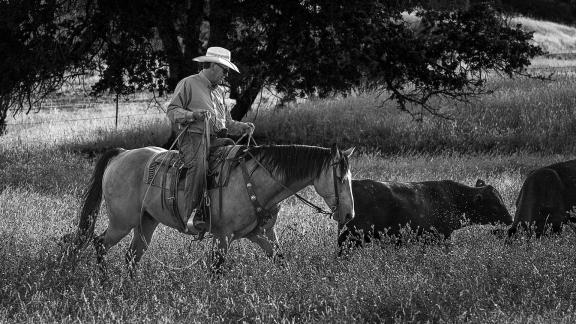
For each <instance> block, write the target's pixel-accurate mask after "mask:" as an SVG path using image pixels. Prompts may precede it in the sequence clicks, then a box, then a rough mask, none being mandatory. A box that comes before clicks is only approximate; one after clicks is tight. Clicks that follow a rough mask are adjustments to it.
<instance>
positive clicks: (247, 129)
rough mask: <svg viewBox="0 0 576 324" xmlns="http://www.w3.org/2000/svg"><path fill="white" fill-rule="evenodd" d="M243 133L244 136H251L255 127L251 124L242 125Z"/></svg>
mask: <svg viewBox="0 0 576 324" xmlns="http://www.w3.org/2000/svg"><path fill="white" fill-rule="evenodd" d="M243 128H244V129H243V131H244V134H248V135H249V136H250V135H252V133H254V129H255V128H256V126H254V124H252V123H244V127H243Z"/></svg>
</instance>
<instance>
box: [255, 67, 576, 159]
mask: <svg viewBox="0 0 576 324" xmlns="http://www.w3.org/2000/svg"><path fill="white" fill-rule="evenodd" d="M575 87H576V77H575V75H574V74H571V73H567V74H558V75H555V76H553V81H540V80H534V79H522V78H520V79H515V80H512V81H511V80H506V79H494V80H492V81H491V83H490V84H489V89H491V90H493V93H492V94H489V95H486V96H482V97H479V98H475V99H473V100H472V101H471V102H470V103H450V102H437V103H436V105H438V106H439V107H441V108H442V111H443V112H445V113H447V114H449V115H450V116H451V117H452V119H451V120H446V119H439V118H425V119H424V121H422V122H421V123H418V122H415V121H414V120H412V118H411V117H410V116H408V115H406V114H403V113H400V112H399V111H398V110H397V108H396V106H395V105H394V103H392V102H384V103H382V101H383V97H381V96H378V95H377V94H374V93H367V94H362V95H351V96H348V97H345V98H340V99H338V100H336V99H334V100H317V101H314V100H311V101H308V102H305V103H302V104H299V105H295V106H292V107H288V108H284V109H277V110H269V111H265V112H260V113H259V115H258V119H257V120H256V126H257V128H256V129H257V131H256V136H258V135H260V136H261V137H262V138H263V140H264V139H265V140H266V141H270V142H274V143H305V144H315V145H323V146H329V145H330V144H331V143H332V142H337V143H340V144H341V145H343V146H358V147H360V148H362V149H364V150H366V151H378V152H381V153H386V154H396V153H406V152H426V153H434V152H444V151H456V152H464V153H471V152H502V153H513V152H516V151H532V152H547V153H561V152H572V151H573V150H574V149H575V141H574V140H573V139H574V135H575V134H576V111H575V109H574V107H575V106H576V105H575V104H576V92H574V88H575Z"/></svg>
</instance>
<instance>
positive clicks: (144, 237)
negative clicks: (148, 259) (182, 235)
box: [126, 212, 158, 277]
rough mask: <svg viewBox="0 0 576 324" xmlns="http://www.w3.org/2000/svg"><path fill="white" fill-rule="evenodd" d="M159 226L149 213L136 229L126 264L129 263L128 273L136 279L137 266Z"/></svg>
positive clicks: (143, 217)
mask: <svg viewBox="0 0 576 324" xmlns="http://www.w3.org/2000/svg"><path fill="white" fill-rule="evenodd" d="M157 226H158V222H157V221H156V220H155V219H154V218H152V216H150V214H148V213H146V212H145V213H144V214H143V215H142V220H141V223H140V226H137V227H136V228H134V236H133V237H132V243H130V247H129V248H128V252H126V262H127V263H128V271H129V272H130V276H131V277H134V270H135V268H136V264H137V263H138V261H140V259H141V258H142V255H143V254H144V251H146V250H147V249H148V245H149V244H150V241H151V240H152V234H154V230H156V227H157Z"/></svg>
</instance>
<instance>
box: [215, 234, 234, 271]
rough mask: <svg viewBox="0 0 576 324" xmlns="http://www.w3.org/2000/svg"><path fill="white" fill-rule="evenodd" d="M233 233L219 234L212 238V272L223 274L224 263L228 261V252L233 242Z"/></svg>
mask: <svg viewBox="0 0 576 324" xmlns="http://www.w3.org/2000/svg"><path fill="white" fill-rule="evenodd" d="M232 238H233V235H232V234H226V235H218V236H214V238H213V239H212V255H211V257H210V272H212V274H222V264H224V261H226V254H227V253H228V248H229V247H230V243H231V242H232Z"/></svg>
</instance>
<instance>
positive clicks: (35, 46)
mask: <svg viewBox="0 0 576 324" xmlns="http://www.w3.org/2000/svg"><path fill="white" fill-rule="evenodd" d="M91 8H92V2H91V1H89V0H86V1H84V2H81V3H73V2H70V1H63V2H59V1H55V0H51V1H41V0H22V1H0V12H1V13H2V15H1V17H0V35H2V37H1V38H0V53H2V56H3V60H1V61H0V133H3V132H4V131H5V128H6V124H5V122H6V117H7V114H8V111H9V109H10V108H13V109H14V111H13V113H14V114H16V113H18V112H20V111H22V110H23V109H25V107H26V106H27V107H28V111H29V110H30V109H31V108H32V107H33V106H34V104H35V103H37V102H39V101H41V100H42V98H44V97H45V96H47V95H48V94H50V93H51V92H53V91H55V90H57V89H58V88H59V87H60V86H61V85H62V84H63V83H64V82H66V81H68V80H71V79H74V78H75V77H77V76H78V75H80V74H83V73H85V72H86V71H87V70H90V69H91V68H92V67H93V66H92V65H91V64H90V61H89V60H86V56H85V55H86V53H89V52H91V51H92V49H91V46H92V45H93V44H94V43H95V42H96V37H95V35H94V34H93V33H92V32H91V31H90V30H89V29H86V28H84V27H85V26H86V21H85V17H86V15H84V14H83V12H84V11H86V10H87V11H89V10H91Z"/></svg>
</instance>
